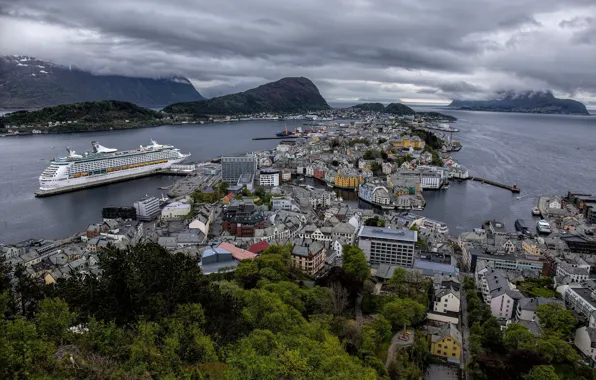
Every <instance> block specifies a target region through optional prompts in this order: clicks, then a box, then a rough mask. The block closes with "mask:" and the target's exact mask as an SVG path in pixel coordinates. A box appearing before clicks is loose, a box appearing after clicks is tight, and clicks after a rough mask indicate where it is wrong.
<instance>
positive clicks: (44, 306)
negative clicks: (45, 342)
mask: <svg viewBox="0 0 596 380" xmlns="http://www.w3.org/2000/svg"><path fill="white" fill-rule="evenodd" d="M75 318H76V314H75V313H71V312H70V311H69V310H68V304H67V303H66V302H65V301H64V300H62V299H60V298H46V299H44V300H43V301H41V302H40V303H39V305H38V312H37V314H36V316H35V321H36V323H37V330H38V331H39V333H40V334H41V335H42V336H44V337H47V338H48V339H50V340H51V341H53V342H55V343H57V344H63V343H64V341H65V340H67V338H68V335H69V330H68V329H69V328H70V327H71V326H72V324H73V322H74V320H75Z"/></svg>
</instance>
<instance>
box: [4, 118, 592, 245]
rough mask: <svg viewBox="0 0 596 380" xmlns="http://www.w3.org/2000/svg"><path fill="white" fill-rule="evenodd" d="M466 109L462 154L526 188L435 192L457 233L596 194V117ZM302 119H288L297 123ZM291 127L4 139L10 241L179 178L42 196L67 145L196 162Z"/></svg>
mask: <svg viewBox="0 0 596 380" xmlns="http://www.w3.org/2000/svg"><path fill="white" fill-rule="evenodd" d="M439 111H441V112H445V113H449V114H451V115H454V116H456V117H458V118H459V120H458V121H457V123H456V126H457V127H458V128H459V129H460V130H461V132H460V133H455V134H454V135H453V136H454V139H458V140H460V141H461V142H462V144H463V146H464V147H463V149H462V150H461V151H460V152H457V153H454V157H456V158H457V159H458V160H459V162H460V163H461V164H462V165H465V166H467V167H468V168H469V169H470V173H471V174H473V175H478V176H483V177H486V178H489V179H493V180H499V181H502V182H504V183H508V184H513V183H516V184H517V185H518V186H519V187H520V188H521V189H522V193H521V194H520V195H519V197H520V199H517V197H518V195H513V194H511V193H510V192H509V191H507V190H503V189H499V188H495V187H492V186H489V185H481V184H479V183H476V182H466V183H461V184H459V183H454V184H452V185H451V187H450V188H449V189H448V190H444V191H440V192H434V193H426V194H425V197H426V199H427V208H426V209H425V210H424V211H423V212H422V213H423V214H424V215H427V216H428V217H431V218H435V219H438V220H442V221H445V222H447V223H448V225H449V228H450V230H451V232H452V233H458V232H461V231H464V230H468V229H470V228H474V227H478V226H480V224H481V223H482V221H484V220H486V219H489V218H497V219H500V220H503V221H504V222H506V223H507V224H508V227H509V229H511V230H513V221H514V220H515V219H517V218H520V217H523V218H528V217H530V210H531V208H532V206H533V205H534V204H535V203H536V200H537V197H538V196H539V194H549V193H561V192H566V191H567V190H568V189H570V190H575V191H584V192H594V193H596V166H595V162H596V117H589V116H553V115H527V114H505V113H487V112H466V111H452V110H442V109H439ZM301 124H302V122H288V123H287V125H288V127H289V128H293V127H295V126H298V125H301ZM279 129H283V124H281V123H279V122H261V121H253V122H240V123H229V124H217V125H213V124H211V125H184V126H162V127H157V128H146V129H135V130H126V131H111V132H97V133H80V134H64V135H44V136H29V137H10V138H0V161H1V162H2V165H0V243H14V242H17V241H20V240H24V239H27V238H31V237H43V238H60V237H65V236H69V235H71V234H74V233H76V232H78V231H82V230H84V229H85V228H86V227H87V225H88V224H89V223H93V222H96V221H97V220H99V219H100V218H101V208H102V207H104V206H106V205H130V204H132V202H134V201H135V200H137V199H139V198H141V197H143V196H144V195H146V194H150V195H159V194H160V193H161V191H160V190H159V189H158V187H160V186H165V185H169V184H171V183H172V181H173V179H172V178H171V177H165V176H155V177H148V178H143V179H138V180H134V181H130V182H123V183H118V184H112V185H108V186H103V187H99V188H95V189H88V190H82V191H78V192H74V193H68V194H62V195H58V196H54V197H49V198H35V197H34V196H33V193H34V192H35V191H36V190H37V188H38V181H37V178H38V176H39V174H40V173H41V172H42V171H43V169H45V167H46V166H47V164H48V160H49V159H51V158H53V157H62V156H64V155H65V152H66V151H65V150H64V148H65V147H66V146H69V147H71V148H72V149H74V150H76V151H80V152H82V151H84V150H87V149H89V148H90V141H92V140H97V141H99V142H100V143H101V144H102V145H104V146H107V147H112V148H119V149H125V148H131V147H135V146H138V145H139V144H145V145H146V144H147V143H149V139H151V138H153V139H155V140H157V141H158V142H160V143H163V144H172V145H175V146H176V147H178V148H180V149H181V150H182V151H183V152H191V153H192V161H199V160H205V159H209V158H213V157H216V156H219V155H222V154H233V153H240V152H245V151H251V150H259V149H271V148H273V147H275V146H276V145H277V143H278V141H275V140H264V141H253V140H252V138H253V137H255V136H271V135H272V134H273V133H274V132H275V131H277V130H279Z"/></svg>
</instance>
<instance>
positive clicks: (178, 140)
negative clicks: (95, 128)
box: [0, 121, 303, 243]
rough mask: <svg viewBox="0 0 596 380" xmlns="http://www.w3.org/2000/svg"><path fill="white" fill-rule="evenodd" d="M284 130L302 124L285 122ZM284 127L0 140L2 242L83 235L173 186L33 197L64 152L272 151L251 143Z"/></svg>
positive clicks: (245, 125)
mask: <svg viewBox="0 0 596 380" xmlns="http://www.w3.org/2000/svg"><path fill="white" fill-rule="evenodd" d="M286 123H287V126H288V128H290V129H291V128H294V127H297V126H301V125H302V124H303V122H302V121H288V122H286ZM283 128H284V124H283V123H281V122H275V121H250V122H236V123H224V124H206V125H178V126H162V127H156V128H144V129H131V130H124V131H110V132H94V133H76V134H61V135H43V136H23V137H5V138H0V162H2V164H1V165H0V243H14V242H18V241H21V240H24V239H28V238H32V237H40V238H61V237H66V236H70V235H72V234H74V233H76V232H79V231H83V230H85V229H86V228H87V225H88V224H90V223H94V222H97V221H98V220H100V219H101V209H102V207H104V206H107V205H132V203H133V202H134V201H135V200H138V199H140V198H142V197H143V196H145V195H146V194H149V195H155V196H159V195H160V194H161V192H162V191H161V190H159V189H158V187H161V186H166V185H169V184H171V183H172V182H173V181H174V180H175V179H174V178H172V177H167V176H153V177H146V178H142V179H138V180H134V181H129V182H121V183H116V184H112V185H108V186H103V187H98V188H94V189H88V190H81V191H77V192H73V193H67V194H61V195H56V196H53V197H48V198H35V197H34V192H35V191H36V190H37V189H38V187H39V183H38V177H39V174H40V173H41V172H42V171H43V170H44V169H45V168H46V167H47V166H48V164H49V162H48V160H51V159H52V158H54V157H64V156H65V155H66V150H65V147H67V146H69V147H70V148H72V149H74V150H75V151H77V152H83V151H85V150H89V149H90V148H91V141H94V140H97V141H98V142H99V143H100V144H102V145H104V146H106V147H110V148H118V149H126V148H134V147H138V146H139V145H140V144H143V145H147V144H149V142H150V139H155V140H156V141H157V142H158V143H161V144H171V145H174V146H175V147H177V148H179V149H180V150H181V151H182V152H184V153H187V152H191V153H192V156H191V157H190V159H189V160H190V161H201V160H207V159H211V158H215V157H217V156H220V155H222V154H234V153H242V152H246V151H253V150H262V149H271V148H274V147H275V146H277V144H278V142H279V141H276V140H260V141H253V140H252V138H253V137H266V136H273V135H274V134H275V132H276V131H278V130H281V129H283Z"/></svg>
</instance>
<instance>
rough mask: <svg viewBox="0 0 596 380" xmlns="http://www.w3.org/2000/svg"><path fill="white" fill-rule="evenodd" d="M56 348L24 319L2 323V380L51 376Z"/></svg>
mask: <svg viewBox="0 0 596 380" xmlns="http://www.w3.org/2000/svg"><path fill="white" fill-rule="evenodd" d="M54 352H55V347H54V345H52V344H51V343H50V342H47V341H45V340H44V339H42V338H41V337H40V336H39V334H38V332H37V329H36V328H35V325H34V324H33V323H31V322H28V321H27V320H25V319H24V318H22V317H16V318H15V319H14V320H12V321H2V320H0V378H3V379H30V378H36V377H37V376H35V375H36V374H37V375H40V376H41V375H43V374H46V375H47V374H48V373H49V371H50V368H49V364H50V362H51V355H52V354H53V353H54ZM37 378H40V377H37Z"/></svg>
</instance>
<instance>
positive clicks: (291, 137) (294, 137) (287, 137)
mask: <svg viewBox="0 0 596 380" xmlns="http://www.w3.org/2000/svg"><path fill="white" fill-rule="evenodd" d="M302 138H304V136H272V137H253V138H252V139H253V140H287V139H302Z"/></svg>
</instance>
